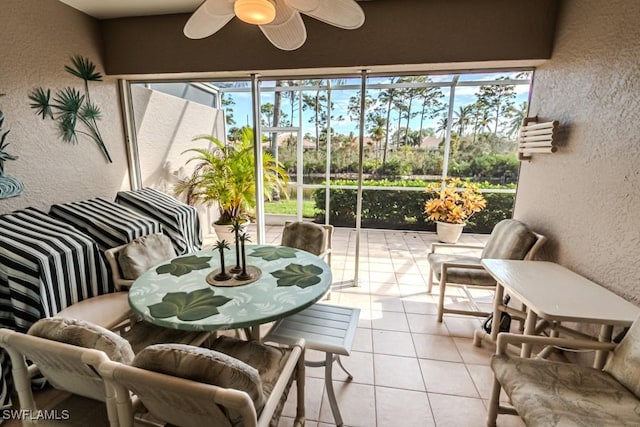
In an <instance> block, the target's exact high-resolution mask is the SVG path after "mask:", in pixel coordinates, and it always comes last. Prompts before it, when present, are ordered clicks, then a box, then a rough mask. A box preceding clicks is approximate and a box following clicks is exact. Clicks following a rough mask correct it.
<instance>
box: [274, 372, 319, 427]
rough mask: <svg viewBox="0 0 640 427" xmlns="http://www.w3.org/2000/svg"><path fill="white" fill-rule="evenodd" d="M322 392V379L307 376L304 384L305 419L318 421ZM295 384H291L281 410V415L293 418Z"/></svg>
mask: <svg viewBox="0 0 640 427" xmlns="http://www.w3.org/2000/svg"><path fill="white" fill-rule="evenodd" d="M323 393H324V379H320V378H310V377H307V378H306V381H305V386H304V401H305V404H304V408H305V414H306V419H307V420H312V421H318V419H319V418H320V407H321V405H322V395H323ZM296 399H297V397H296V384H295V383H294V384H293V385H292V386H291V390H290V391H289V396H288V397H287V402H286V403H285V405H284V409H283V410H282V415H283V416H286V417H290V418H295V415H296Z"/></svg>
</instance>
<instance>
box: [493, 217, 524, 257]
mask: <svg viewBox="0 0 640 427" xmlns="http://www.w3.org/2000/svg"><path fill="white" fill-rule="evenodd" d="M535 242H536V236H535V234H533V233H532V232H531V230H529V227H527V226H526V225H525V224H523V223H521V222H520V221H517V220H515V219H504V220H502V221H500V222H499V223H498V224H496V226H495V227H494V228H493V231H492V232H491V238H490V239H489V241H488V242H487V245H486V246H485V247H484V250H483V251H482V255H481V258H497V259H524V257H525V256H526V255H527V253H528V252H529V250H530V249H531V247H532V246H533V244H534V243H535Z"/></svg>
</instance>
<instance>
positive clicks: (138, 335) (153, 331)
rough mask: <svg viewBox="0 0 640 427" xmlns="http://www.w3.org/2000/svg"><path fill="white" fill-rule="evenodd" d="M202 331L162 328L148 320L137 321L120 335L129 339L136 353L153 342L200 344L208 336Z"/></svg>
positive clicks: (207, 333)
mask: <svg viewBox="0 0 640 427" xmlns="http://www.w3.org/2000/svg"><path fill="white" fill-rule="evenodd" d="M209 334H210V333H209V332H204V331H202V332H201V331H193V332H191V331H181V330H179V329H169V328H163V327H162V326H156V325H154V324H151V323H149V322H145V321H138V322H136V323H134V324H133V325H132V326H131V328H129V329H127V330H125V331H123V332H122V337H123V338H124V339H126V340H127V341H129V344H131V348H133V352H134V353H135V354H138V353H140V352H141V351H142V349H144V348H145V347H148V346H150V345H154V344H167V343H171V344H190V345H200V344H201V343H202V342H203V341H204V340H205V339H206V338H207V337H208V336H209Z"/></svg>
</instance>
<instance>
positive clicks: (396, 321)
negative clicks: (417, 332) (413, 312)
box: [371, 311, 409, 332]
mask: <svg viewBox="0 0 640 427" xmlns="http://www.w3.org/2000/svg"><path fill="white" fill-rule="evenodd" d="M371 327H372V328H373V329H380V330H385V331H400V332H409V324H408V323H407V316H406V315H405V314H404V312H400V313H398V312H395V311H372V316H371Z"/></svg>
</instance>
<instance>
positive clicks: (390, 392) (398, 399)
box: [376, 386, 435, 427]
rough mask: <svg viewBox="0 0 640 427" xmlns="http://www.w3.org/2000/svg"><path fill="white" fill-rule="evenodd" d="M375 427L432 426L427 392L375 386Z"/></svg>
mask: <svg viewBox="0 0 640 427" xmlns="http://www.w3.org/2000/svg"><path fill="white" fill-rule="evenodd" d="M376 417H377V421H378V424H377V427H398V426H402V427H429V426H434V425H435V423H434V420H433V415H432V414H431V407H430V405H429V399H428V398H427V394H426V393H424V392H419V391H409V390H400V389H396V388H386V387H378V386H376Z"/></svg>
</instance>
